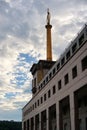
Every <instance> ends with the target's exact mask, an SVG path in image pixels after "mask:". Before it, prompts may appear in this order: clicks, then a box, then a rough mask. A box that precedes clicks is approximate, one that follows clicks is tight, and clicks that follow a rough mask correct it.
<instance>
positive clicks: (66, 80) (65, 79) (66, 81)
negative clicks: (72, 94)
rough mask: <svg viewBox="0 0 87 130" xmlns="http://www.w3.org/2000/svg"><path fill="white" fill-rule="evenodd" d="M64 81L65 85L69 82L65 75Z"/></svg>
mask: <svg viewBox="0 0 87 130" xmlns="http://www.w3.org/2000/svg"><path fill="white" fill-rule="evenodd" d="M64 81H65V85H66V84H67V83H68V82H69V76H68V74H66V75H65V76H64Z"/></svg>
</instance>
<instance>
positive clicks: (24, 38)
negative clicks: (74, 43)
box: [0, 0, 87, 120]
mask: <svg viewBox="0 0 87 130" xmlns="http://www.w3.org/2000/svg"><path fill="white" fill-rule="evenodd" d="M86 3H87V1H86V0H83V1H80V0H77V1H76V0H73V1H69V0H58V1H56V0H54V1H52V0H48V1H46V0H41V1H40V0H37V1H36V0H26V1H25V0H1V1H0V112H1V113H0V119H9V120H10V119H12V118H13V119H14V120H17V119H18V120H21V108H22V107H23V106H24V105H25V104H26V103H27V102H28V101H29V100H30V99H31V97H32V94H31V86H32V85H31V80H32V75H31V73H30V72H29V70H30V68H31V66H32V64H33V63H34V62H37V61H38V60H39V59H46V56H45V55H46V52H45V50H46V29H45V24H46V10H47V8H50V12H51V23H52V26H53V27H52V46H53V59H54V60H57V59H58V58H59V56H60V54H61V53H62V52H63V51H64V49H65V48H66V47H67V46H68V45H69V44H70V41H71V40H72V39H73V38H74V37H75V36H76V35H77V33H78V31H79V30H80V29H81V27H82V26H83V25H84V24H85V23H86V22H87V4H86ZM8 102H9V103H8ZM9 115H10V116H9ZM17 115H18V116H17ZM19 115H20V118H19Z"/></svg>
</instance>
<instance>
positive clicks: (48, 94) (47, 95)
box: [25, 56, 87, 114]
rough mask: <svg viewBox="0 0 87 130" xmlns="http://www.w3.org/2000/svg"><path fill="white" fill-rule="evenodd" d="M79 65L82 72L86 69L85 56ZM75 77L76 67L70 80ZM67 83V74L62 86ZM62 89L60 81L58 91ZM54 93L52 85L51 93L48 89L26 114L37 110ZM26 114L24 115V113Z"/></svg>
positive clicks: (86, 59) (54, 88) (86, 57)
mask: <svg viewBox="0 0 87 130" xmlns="http://www.w3.org/2000/svg"><path fill="white" fill-rule="evenodd" d="M81 65H82V71H84V70H85V69H87V56H85V57H84V58H83V59H82V61H81ZM76 77H77V66H74V67H73V68H72V79H74V78H76ZM68 83H69V74H68V73H67V74H66V75H65V76H64V84H65V85H66V84H68ZM61 88H62V80H59V81H58V90H60V89H61ZM55 93H56V86H55V85H54V86H53V87H52V93H51V90H50V89H49V90H48V92H47V93H45V94H44V95H43V96H42V97H40V99H38V100H37V101H36V102H35V103H34V104H33V106H31V107H30V108H29V110H28V111H26V112H31V111H32V110H34V109H35V108H37V107H38V106H39V105H40V104H42V103H43V102H45V101H46V100H47V98H50V97H51V95H54V94H55ZM25 114H26V113H25Z"/></svg>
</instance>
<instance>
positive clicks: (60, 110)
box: [59, 101, 63, 130]
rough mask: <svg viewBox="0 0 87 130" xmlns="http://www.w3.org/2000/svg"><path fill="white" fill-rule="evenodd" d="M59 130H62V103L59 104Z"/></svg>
mask: <svg viewBox="0 0 87 130" xmlns="http://www.w3.org/2000/svg"><path fill="white" fill-rule="evenodd" d="M59 130H63V117H62V102H61V101H60V102H59Z"/></svg>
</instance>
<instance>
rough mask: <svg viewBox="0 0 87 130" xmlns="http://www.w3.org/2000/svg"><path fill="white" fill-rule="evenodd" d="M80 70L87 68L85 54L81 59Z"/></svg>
mask: <svg viewBox="0 0 87 130" xmlns="http://www.w3.org/2000/svg"><path fill="white" fill-rule="evenodd" d="M81 62H82V71H84V70H85V69H87V56H85V57H84V58H83V59H82V61H81Z"/></svg>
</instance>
